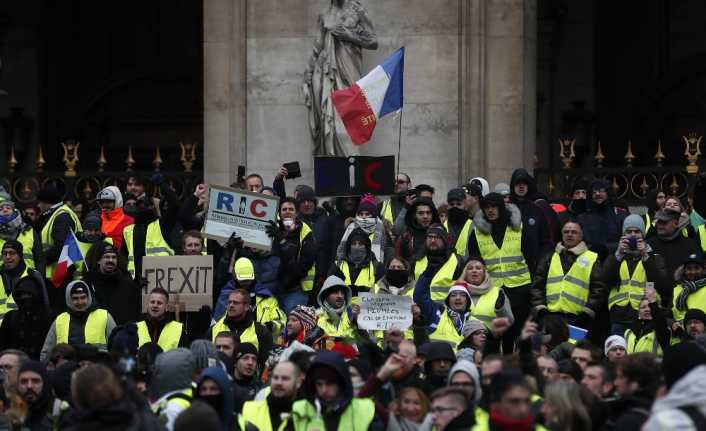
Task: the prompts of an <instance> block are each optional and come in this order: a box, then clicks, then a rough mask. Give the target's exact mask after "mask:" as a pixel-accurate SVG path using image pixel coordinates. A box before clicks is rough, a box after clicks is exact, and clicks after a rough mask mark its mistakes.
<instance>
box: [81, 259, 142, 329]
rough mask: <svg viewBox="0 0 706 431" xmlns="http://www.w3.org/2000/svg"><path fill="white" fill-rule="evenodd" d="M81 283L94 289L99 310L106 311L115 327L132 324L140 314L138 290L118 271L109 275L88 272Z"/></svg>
mask: <svg viewBox="0 0 706 431" xmlns="http://www.w3.org/2000/svg"><path fill="white" fill-rule="evenodd" d="M83 281H85V282H86V283H88V284H90V285H92V286H93V287H94V288H95V293H96V301H97V304H98V307H99V308H105V309H106V310H108V313H110V315H111V316H113V319H115V323H116V324H117V325H124V324H125V323H127V322H134V321H136V320H137V317H138V316H139V313H140V305H141V300H140V288H139V287H138V286H137V283H135V282H134V281H133V280H132V278H130V276H129V275H127V274H125V273H124V272H122V271H121V270H119V269H116V270H115V271H114V272H112V273H110V274H103V273H101V272H100V271H98V270H95V271H90V272H88V273H87V274H86V275H85V276H84V277H83Z"/></svg>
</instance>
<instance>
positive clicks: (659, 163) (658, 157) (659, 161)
mask: <svg viewBox="0 0 706 431" xmlns="http://www.w3.org/2000/svg"><path fill="white" fill-rule="evenodd" d="M666 158H667V156H665V155H664V153H663V152H662V140H661V139H659V140H657V153H656V154H655V160H656V161H657V167H658V168H661V167H662V162H663V161H664V159H666Z"/></svg>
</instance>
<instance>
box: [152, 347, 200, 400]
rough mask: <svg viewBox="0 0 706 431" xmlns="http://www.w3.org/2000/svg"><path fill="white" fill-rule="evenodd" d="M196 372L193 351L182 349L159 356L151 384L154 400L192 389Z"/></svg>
mask: <svg viewBox="0 0 706 431" xmlns="http://www.w3.org/2000/svg"><path fill="white" fill-rule="evenodd" d="M195 370H196V360H195V359H194V354H193V353H191V350H189V349H185V348H183V347H180V348H178V349H172V350H168V351H166V352H163V353H160V354H159V355H157V360H156V361H155V363H154V374H153V376H152V382H151V384H150V395H151V396H152V398H154V399H157V398H161V397H162V396H164V395H165V394H167V393H169V392H174V391H180V390H184V389H189V388H191V379H192V377H193V374H194V371H195Z"/></svg>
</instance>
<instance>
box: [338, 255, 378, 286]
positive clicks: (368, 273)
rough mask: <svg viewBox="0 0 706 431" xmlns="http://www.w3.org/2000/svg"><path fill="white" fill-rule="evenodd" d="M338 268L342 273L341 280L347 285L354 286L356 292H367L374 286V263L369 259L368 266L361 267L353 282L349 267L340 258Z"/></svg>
mask: <svg viewBox="0 0 706 431" xmlns="http://www.w3.org/2000/svg"><path fill="white" fill-rule="evenodd" d="M338 268H339V269H340V270H341V272H342V273H343V281H345V283H346V285H347V286H355V287H356V288H357V289H358V292H369V291H370V290H371V289H373V288H374V287H375V265H373V262H372V261H371V262H370V263H368V266H366V267H365V268H362V269H361V270H360V272H359V273H358V276H357V277H356V278H355V283H354V282H353V280H351V269H350V266H348V262H346V261H345V260H342V261H341V263H340V264H339V266H338Z"/></svg>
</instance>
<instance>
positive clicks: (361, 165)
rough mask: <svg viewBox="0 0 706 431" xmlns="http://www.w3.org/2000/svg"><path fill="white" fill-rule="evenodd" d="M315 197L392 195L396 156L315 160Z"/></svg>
mask: <svg viewBox="0 0 706 431" xmlns="http://www.w3.org/2000/svg"><path fill="white" fill-rule="evenodd" d="M314 186H315V189H316V196H320V197H323V196H361V195H363V194H365V193H370V194H373V195H391V194H393V193H394V187H395V157H394V156H383V157H368V156H350V157H329V156H323V157H316V158H314Z"/></svg>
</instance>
